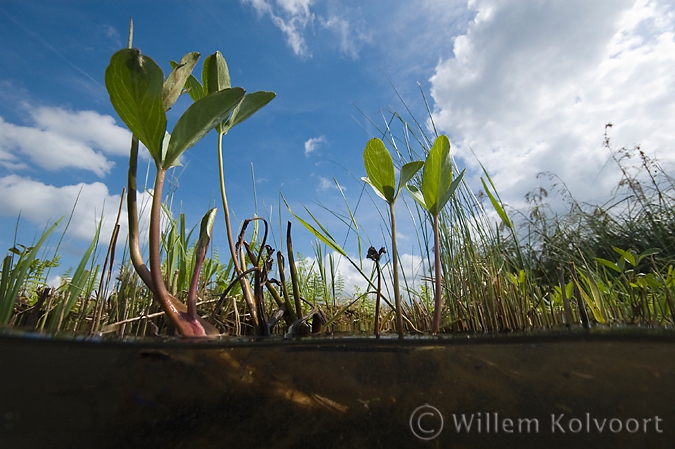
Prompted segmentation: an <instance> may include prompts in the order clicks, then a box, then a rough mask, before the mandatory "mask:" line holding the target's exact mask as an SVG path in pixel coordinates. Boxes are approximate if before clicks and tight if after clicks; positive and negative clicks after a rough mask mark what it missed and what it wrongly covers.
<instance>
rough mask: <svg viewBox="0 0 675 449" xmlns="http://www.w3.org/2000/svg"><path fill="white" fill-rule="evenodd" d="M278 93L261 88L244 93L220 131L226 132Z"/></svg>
mask: <svg viewBox="0 0 675 449" xmlns="http://www.w3.org/2000/svg"><path fill="white" fill-rule="evenodd" d="M276 96H277V94H275V93H274V92H267V91H263V90H260V91H258V92H253V93H250V94H246V95H244V98H243V99H242V100H241V102H240V103H239V104H238V105H237V107H236V108H234V111H232V116H231V117H230V118H229V119H228V120H227V121H226V122H225V123H224V124H223V125H222V126H221V127H220V129H219V130H218V132H219V133H221V134H225V133H227V132H228V131H229V130H230V129H232V128H234V127H235V126H237V125H238V124H240V123H241V122H243V121H244V120H246V119H248V118H249V117H251V116H252V115H253V114H255V113H256V112H258V111H259V110H260V109H262V108H263V107H264V106H265V105H267V103H269V102H270V101H272V100H273V99H274V97H276Z"/></svg>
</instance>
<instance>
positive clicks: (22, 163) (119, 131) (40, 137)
mask: <svg viewBox="0 0 675 449" xmlns="http://www.w3.org/2000/svg"><path fill="white" fill-rule="evenodd" d="M27 108H28V109H29V112H30V115H31V117H32V119H33V124H32V125H31V126H22V125H15V124H12V123H8V122H6V121H4V120H3V119H2V117H0V166H3V167H5V168H8V169H10V170H19V169H25V168H27V167H28V164H27V162H26V159H29V160H30V162H31V163H32V165H35V166H38V167H40V168H43V169H45V170H60V169H64V168H78V169H83V170H88V171H92V172H94V173H95V174H96V175H98V176H101V177H102V176H104V175H106V174H107V173H108V172H109V171H110V169H111V168H112V166H113V164H114V163H113V162H112V161H110V160H108V158H107V157H106V154H107V155H110V156H123V155H126V154H128V152H129V142H130V141H131V133H130V132H129V131H128V130H126V129H124V128H121V127H119V126H117V125H116V124H115V120H114V119H113V118H112V117H110V116H108V115H101V114H98V113H97V112H93V111H80V112H71V111H67V110H64V109H61V108H53V107H37V108H32V107H30V106H27Z"/></svg>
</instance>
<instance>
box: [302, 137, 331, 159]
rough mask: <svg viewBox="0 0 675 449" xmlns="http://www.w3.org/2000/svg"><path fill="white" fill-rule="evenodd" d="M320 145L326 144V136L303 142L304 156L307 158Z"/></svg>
mask: <svg viewBox="0 0 675 449" xmlns="http://www.w3.org/2000/svg"><path fill="white" fill-rule="evenodd" d="M322 143H326V136H319V137H313V138H311V139H309V140H308V141H307V142H305V156H307V157H309V154H310V153H313V152H314V151H316V149H317V148H319V145H321V144H322Z"/></svg>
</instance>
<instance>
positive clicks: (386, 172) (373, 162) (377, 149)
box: [363, 138, 396, 203]
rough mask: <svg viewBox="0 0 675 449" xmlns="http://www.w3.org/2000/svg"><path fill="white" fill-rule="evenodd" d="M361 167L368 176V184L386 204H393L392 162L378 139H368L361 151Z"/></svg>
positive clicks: (394, 187)
mask: <svg viewBox="0 0 675 449" xmlns="http://www.w3.org/2000/svg"><path fill="white" fill-rule="evenodd" d="M363 165H364V166H365V168H366V173H367V174H368V181H367V182H368V184H370V185H371V186H372V187H373V188H374V189H375V191H376V192H378V191H379V192H380V194H381V195H380V196H382V197H383V198H384V199H385V200H386V201H387V202H388V203H393V202H394V200H395V199H396V194H395V192H396V191H395V189H396V174H395V173H394V162H393V161H392V159H391V155H390V154H389V150H387V148H386V147H385V146H384V143H383V142H382V141H381V140H380V139H378V138H374V139H370V140H369V141H368V143H367V144H366V148H365V150H363Z"/></svg>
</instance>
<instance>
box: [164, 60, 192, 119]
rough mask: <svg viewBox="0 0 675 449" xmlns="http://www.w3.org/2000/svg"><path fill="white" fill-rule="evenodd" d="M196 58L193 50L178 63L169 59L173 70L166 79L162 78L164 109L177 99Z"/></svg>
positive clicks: (168, 107)
mask: <svg viewBox="0 0 675 449" xmlns="http://www.w3.org/2000/svg"><path fill="white" fill-rule="evenodd" d="M198 60H199V53H197V52H196V51H193V52H191V53H188V54H187V55H185V56H183V57H182V58H181V60H180V62H179V63H178V64H176V63H175V62H173V61H171V67H172V68H173V70H172V71H171V73H169V76H167V77H166V80H164V87H163V89H162V103H163V105H164V110H165V111H168V110H169V109H170V108H171V106H173V105H174V103H176V100H178V97H179V96H180V94H181V93H182V92H183V88H184V86H185V83H186V81H187V80H188V78H189V77H190V76H191V75H192V70H193V69H194V68H195V65H197V61H198Z"/></svg>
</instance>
